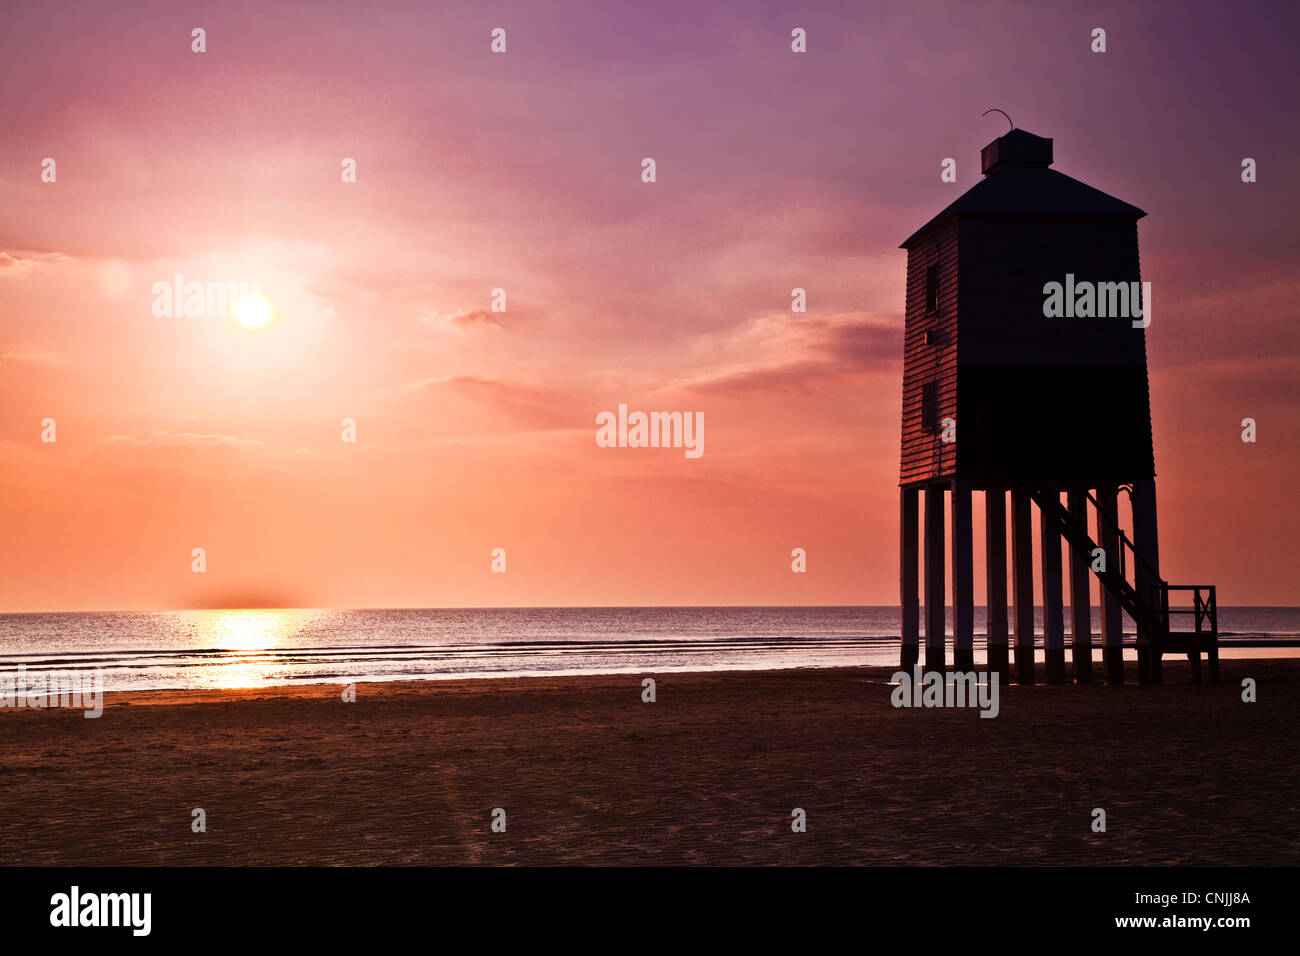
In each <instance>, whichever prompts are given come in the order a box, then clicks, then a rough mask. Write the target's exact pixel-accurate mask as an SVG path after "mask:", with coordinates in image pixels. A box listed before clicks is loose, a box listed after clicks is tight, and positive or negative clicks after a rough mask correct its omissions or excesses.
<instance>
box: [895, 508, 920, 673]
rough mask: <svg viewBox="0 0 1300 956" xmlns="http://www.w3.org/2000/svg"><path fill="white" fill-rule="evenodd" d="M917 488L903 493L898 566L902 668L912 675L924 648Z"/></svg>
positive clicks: (899, 524)
mask: <svg viewBox="0 0 1300 956" xmlns="http://www.w3.org/2000/svg"><path fill="white" fill-rule="evenodd" d="M919 498H920V492H919V491H917V490H916V489H915V488H901V489H899V495H898V500H899V509H898V510H899V515H898V517H899V521H898V563H899V585H898V586H899V607H901V608H902V621H901V622H900V624H901V628H902V631H901V633H902V650H901V654H900V666H901V667H902V669H903V670H905V671H907V672H908V673H909V674H910V673H911V672H912V668H913V667H914V666H915V665H916V663H917V660H918V659H919V655H920V646H921V595H920V592H919V583H918V575H917V558H918V556H919V552H918V545H919V543H920V514H919V510H918V499H919Z"/></svg>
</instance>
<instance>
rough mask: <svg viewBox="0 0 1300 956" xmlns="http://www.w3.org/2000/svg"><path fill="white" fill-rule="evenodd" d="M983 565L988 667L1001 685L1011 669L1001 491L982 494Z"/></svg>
mask: <svg viewBox="0 0 1300 956" xmlns="http://www.w3.org/2000/svg"><path fill="white" fill-rule="evenodd" d="M984 563H985V565H986V568H985V575H984V577H985V584H986V586H987V596H986V599H985V603H986V605H987V609H988V620H987V621H986V623H985V625H984V630H985V633H986V634H987V635H988V658H989V660H988V667H989V670H990V671H996V672H997V673H998V675H999V677H1000V679H1001V680H1002V681H1003V682H1004V683H1005V682H1006V681H1008V680H1010V679H1011V667H1010V659H1009V656H1008V653H1007V493H1006V491H1005V490H1004V489H1002V488H989V489H988V490H987V491H985V492H984Z"/></svg>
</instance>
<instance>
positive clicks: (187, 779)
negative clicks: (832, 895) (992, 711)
mask: <svg viewBox="0 0 1300 956" xmlns="http://www.w3.org/2000/svg"><path fill="white" fill-rule="evenodd" d="M1130 669H1131V668H1130ZM891 670H892V668H891V669H880V668H863V669H857V670H845V669H838V670H805V671H774V672H724V673H690V674H673V673H663V674H658V675H653V676H656V678H657V681H658V686H657V696H658V700H657V702H655V703H653V704H649V703H643V702H642V701H641V679H642V678H641V675H626V676H609V677H553V678H521V679H498V680H462V681H425V682H413V683H402V684H358V685H357V691H358V693H357V701H356V703H345V702H343V701H342V700H341V698H340V691H341V688H340V687H338V686H333V685H331V686H308V687H290V688H273V689H258V690H230V691H210V692H207V691H205V692H196V691H180V692H171V691H157V692H141V693H132V694H114V695H108V697H107V700H106V704H105V709H104V714H103V716H102V717H101V718H100V719H98V720H86V719H84V718H83V717H82V715H81V713H80V712H79V711H58V710H54V711H51V710H13V709H8V710H0V865H8V866H12V865H30V864H66V865H109V864H127V865H132V864H140V865H148V864H182V865H183V864H221V865H239V864H348V865H372V864H476V863H488V864H632V865H644V864H795V865H803V864H907V865H914V864H936V865H979V864H992V865H1017V864H1021V865H1045V864H1083V865H1098V864H1100V865H1105V864H1288V865H1295V864H1297V863H1300V850H1298V849H1297V840H1296V838H1297V835H1298V834H1300V809H1298V807H1297V804H1298V801H1300V796H1298V794H1300V771H1298V770H1297V766H1296V760H1295V757H1296V753H1297V749H1298V748H1297V744H1300V722H1298V720H1297V718H1300V661H1294V660H1292V661H1281V660H1278V661H1262V660H1225V661H1224V662H1223V683H1221V684H1219V685H1217V686H1210V685H1201V686H1193V685H1191V684H1190V683H1189V676H1188V671H1187V666H1186V664H1185V663H1179V662H1175V661H1170V662H1168V663H1167V664H1166V680H1167V683H1166V684H1165V685H1164V686H1162V687H1138V686H1136V685H1129V686H1125V687H1122V688H1109V687H1105V686H1090V687H1051V688H1048V687H1041V686H1040V687H1025V688H1021V687H1016V686H1011V687H1003V688H1001V700H1000V705H1001V712H1000V714H999V716H998V717H997V718H996V719H992V720H990V719H981V718H980V717H979V716H978V711H977V710H974V709H970V710H942V709H895V708H894V707H892V706H891V704H890V688H889V687H888V686H887V685H886V683H885V681H886V680H887V679H888V675H889V674H890V672H891ZM1243 677H1253V678H1254V679H1255V680H1256V681H1257V682H1258V688H1259V689H1258V696H1259V700H1258V702H1257V703H1254V704H1246V703H1243V702H1242V701H1241V688H1240V684H1241V679H1242V678H1243ZM196 807H202V808H203V809H204V810H205V811H206V817H207V821H206V822H207V832H206V833H194V832H192V830H191V819H192V817H191V811H192V810H193V809H194V808H196ZM497 807H500V808H503V809H504V810H505V811H506V825H507V826H506V832H505V833H493V832H492V831H491V828H490V824H491V820H492V811H493V809H494V808H497ZM1095 807H1100V808H1103V809H1104V810H1105V811H1106V823H1107V830H1106V832H1105V833H1094V832H1092V829H1091V823H1092V811H1093V808H1095ZM794 808H803V809H804V810H805V811H806V812H807V832H806V833H794V832H792V831H791V825H790V823H791V819H792V818H791V811H792V810H793V809H794Z"/></svg>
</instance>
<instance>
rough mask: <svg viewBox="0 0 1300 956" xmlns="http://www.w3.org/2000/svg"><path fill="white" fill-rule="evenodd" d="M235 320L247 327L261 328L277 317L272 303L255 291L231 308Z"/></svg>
mask: <svg viewBox="0 0 1300 956" xmlns="http://www.w3.org/2000/svg"><path fill="white" fill-rule="evenodd" d="M231 312H232V314H233V315H234V316H235V321H236V322H238V323H239V324H240V325H242V326H243V327H244V328H246V329H260V328H261V327H262V326H264V325H266V323H268V322H270V321H271V320H272V319H273V318H275V310H274V309H272V308H271V303H270V302H267V301H266V300H265V299H264V298H262V297H261V296H260V295H258V294H257V293H256V292H253V293H251V294H249V295H246V296H244V297H243V298H241V299H240V300H239V301H238V302H236V303H235V305H234V307H233V308H232V309H231Z"/></svg>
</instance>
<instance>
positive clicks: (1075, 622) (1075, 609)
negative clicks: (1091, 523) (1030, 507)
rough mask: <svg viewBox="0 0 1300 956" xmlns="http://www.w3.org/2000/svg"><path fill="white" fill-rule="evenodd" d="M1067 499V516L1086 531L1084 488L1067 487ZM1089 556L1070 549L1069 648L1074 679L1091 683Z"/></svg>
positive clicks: (1086, 516)
mask: <svg viewBox="0 0 1300 956" xmlns="http://www.w3.org/2000/svg"><path fill="white" fill-rule="evenodd" d="M1066 500H1067V502H1068V504H1069V508H1070V517H1071V518H1072V519H1074V523H1075V525H1076V526H1078V527H1079V528H1080V529H1081V530H1083V531H1084V532H1085V533H1086V532H1087V530H1088V497H1087V493H1086V491H1085V489H1083V488H1072V489H1070V493H1069V496H1068V497H1067V499H1066ZM1090 559H1091V555H1087V554H1083V553H1081V552H1080V551H1079V550H1078V549H1077V548H1071V549H1070V651H1071V657H1072V659H1073V661H1074V680H1075V683H1078V684H1091V683H1092V608H1091V607H1090V605H1091V603H1092V595H1091V583H1090V582H1089V580H1088V571H1089V566H1090V564H1091V560H1090Z"/></svg>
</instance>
